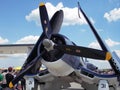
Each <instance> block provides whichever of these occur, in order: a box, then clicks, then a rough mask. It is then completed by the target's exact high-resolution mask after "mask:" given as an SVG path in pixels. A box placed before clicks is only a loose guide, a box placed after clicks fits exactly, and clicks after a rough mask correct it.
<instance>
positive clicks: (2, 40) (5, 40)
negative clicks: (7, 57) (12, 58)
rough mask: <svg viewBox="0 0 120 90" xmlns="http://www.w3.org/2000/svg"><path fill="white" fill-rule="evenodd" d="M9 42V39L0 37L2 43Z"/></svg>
mask: <svg viewBox="0 0 120 90" xmlns="http://www.w3.org/2000/svg"><path fill="white" fill-rule="evenodd" d="M8 42H9V40H8V39H6V38H2V37H0V44H6V43H8Z"/></svg>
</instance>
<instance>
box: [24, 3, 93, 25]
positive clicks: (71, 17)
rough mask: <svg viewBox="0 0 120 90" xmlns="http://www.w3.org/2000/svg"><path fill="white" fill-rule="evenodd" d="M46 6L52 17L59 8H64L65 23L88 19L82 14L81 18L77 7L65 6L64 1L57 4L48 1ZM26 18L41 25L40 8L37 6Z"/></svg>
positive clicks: (83, 22)
mask: <svg viewBox="0 0 120 90" xmlns="http://www.w3.org/2000/svg"><path fill="white" fill-rule="evenodd" d="M46 7H47V11H48V15H49V17H50V18H51V17H52V15H53V14H54V13H55V12H56V11H57V10H60V9H62V10H63V11H64V21H63V25H76V24H78V25H79V24H86V21H85V19H84V18H83V15H82V14H81V19H80V18H79V17H78V8H77V7H74V8H69V7H64V6H63V3H62V2H60V3H58V4H57V5H56V6H54V5H52V4H51V3H49V2H48V3H46ZM25 18H26V20H27V21H34V22H35V23H36V24H37V25H40V18H39V9H38V8H37V9H34V10H32V11H31V12H30V13H29V14H28V15H26V16H25ZM92 21H93V20H92ZM93 22H94V21H93Z"/></svg>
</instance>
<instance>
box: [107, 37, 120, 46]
mask: <svg viewBox="0 0 120 90" xmlns="http://www.w3.org/2000/svg"><path fill="white" fill-rule="evenodd" d="M105 42H106V43H107V44H108V46H110V47H113V46H116V45H120V42H117V41H113V40H111V39H110V38H109V39H107V40H105Z"/></svg>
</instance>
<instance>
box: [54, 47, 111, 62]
mask: <svg viewBox="0 0 120 90" xmlns="http://www.w3.org/2000/svg"><path fill="white" fill-rule="evenodd" d="M54 49H59V50H61V51H62V52H64V53H66V54H71V55H76V56H81V57H86V58H92V59H100V60H110V59H111V54H110V53H109V52H105V51H101V50H97V49H92V48H86V47H81V46H72V45H54Z"/></svg>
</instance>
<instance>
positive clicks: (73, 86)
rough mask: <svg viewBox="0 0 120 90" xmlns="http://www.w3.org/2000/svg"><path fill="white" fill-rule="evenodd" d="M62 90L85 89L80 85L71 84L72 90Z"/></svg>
mask: <svg viewBox="0 0 120 90" xmlns="http://www.w3.org/2000/svg"><path fill="white" fill-rule="evenodd" d="M62 90H84V89H83V88H82V87H81V85H80V84H78V83H75V82H73V83H71V87H70V88H68V89H62Z"/></svg>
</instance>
